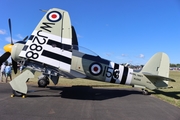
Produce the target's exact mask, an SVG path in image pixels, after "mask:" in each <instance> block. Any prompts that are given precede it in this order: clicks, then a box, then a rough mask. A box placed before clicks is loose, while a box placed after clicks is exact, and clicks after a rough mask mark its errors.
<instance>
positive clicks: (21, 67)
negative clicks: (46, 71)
mask: <svg viewBox="0 0 180 120" xmlns="http://www.w3.org/2000/svg"><path fill="white" fill-rule="evenodd" d="M19 70H20V73H22V70H23V65H21V66H20V68H19Z"/></svg>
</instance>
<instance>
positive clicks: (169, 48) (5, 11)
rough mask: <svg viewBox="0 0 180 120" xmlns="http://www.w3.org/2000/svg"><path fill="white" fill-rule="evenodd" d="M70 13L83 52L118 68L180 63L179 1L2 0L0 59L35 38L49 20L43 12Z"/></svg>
mask: <svg viewBox="0 0 180 120" xmlns="http://www.w3.org/2000/svg"><path fill="white" fill-rule="evenodd" d="M50 8H60V9H63V10H66V11H68V12H69V15H70V18H71V24H72V25H73V26H74V27H75V30H76V34H77V37H78V42H79V45H80V46H83V47H85V48H88V49H90V50H92V51H94V52H95V53H97V54H98V55H99V56H100V57H102V58H105V59H108V60H111V61H113V62H116V63H119V64H121V63H130V64H133V65H142V64H145V63H146V62H147V61H148V60H149V59H150V58H151V57H152V56H153V55H154V54H155V53H157V52H165V53H166V54H167V55H168V56H169V58H170V63H173V64H178V63H180V54H179V52H180V0H0V16H1V17H0V55H2V54H3V53H4V50H3V46H4V45H6V44H9V43H10V34H9V26H8V19H9V18H10V19H11V22H12V38H13V41H14V42H17V41H19V40H22V39H23V38H25V37H26V36H27V35H28V36H30V35H31V33H32V32H33V30H34V29H35V27H36V25H37V24H38V22H39V21H40V20H41V18H42V17H43V16H44V14H45V13H44V12H42V11H40V9H43V10H48V9H50Z"/></svg>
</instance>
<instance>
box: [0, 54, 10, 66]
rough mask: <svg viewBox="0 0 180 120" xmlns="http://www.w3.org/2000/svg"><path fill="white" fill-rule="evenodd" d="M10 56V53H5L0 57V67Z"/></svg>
mask: <svg viewBox="0 0 180 120" xmlns="http://www.w3.org/2000/svg"><path fill="white" fill-rule="evenodd" d="M10 55H11V53H10V52H5V53H4V54H3V55H2V56H1V57H0V65H2V63H3V62H5V61H6V60H7V59H8V58H9V56H10Z"/></svg>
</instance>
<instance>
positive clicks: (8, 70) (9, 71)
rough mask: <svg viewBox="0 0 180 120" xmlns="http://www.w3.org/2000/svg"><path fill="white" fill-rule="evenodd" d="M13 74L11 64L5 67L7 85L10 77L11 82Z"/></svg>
mask: <svg viewBox="0 0 180 120" xmlns="http://www.w3.org/2000/svg"><path fill="white" fill-rule="evenodd" d="M11 73H12V71H11V64H8V65H7V66H6V67H5V75H6V83H7V80H8V77H10V80H12V76H11Z"/></svg>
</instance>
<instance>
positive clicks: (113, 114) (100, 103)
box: [0, 83, 180, 120]
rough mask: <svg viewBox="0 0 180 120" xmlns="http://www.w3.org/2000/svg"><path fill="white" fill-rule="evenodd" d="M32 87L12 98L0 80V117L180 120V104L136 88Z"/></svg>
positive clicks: (13, 119) (4, 119) (17, 119)
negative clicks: (177, 104)
mask: <svg viewBox="0 0 180 120" xmlns="http://www.w3.org/2000/svg"><path fill="white" fill-rule="evenodd" d="M28 88H29V90H28V94H27V97H26V98H21V97H13V98H11V97H10V95H11V94H12V89H11V87H10V85H9V84H8V83H1V84H0V120H118V119H119V120H180V108H178V107H175V106H173V105H171V104H169V103H166V102H164V101H161V100H159V99H157V98H155V97H153V96H151V95H147V96H146V95H142V92H141V91H137V90H134V89H128V88H127V89H120V88H92V87H88V86H73V87H60V86H51V87H48V88H38V87H37V86H35V85H28Z"/></svg>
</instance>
